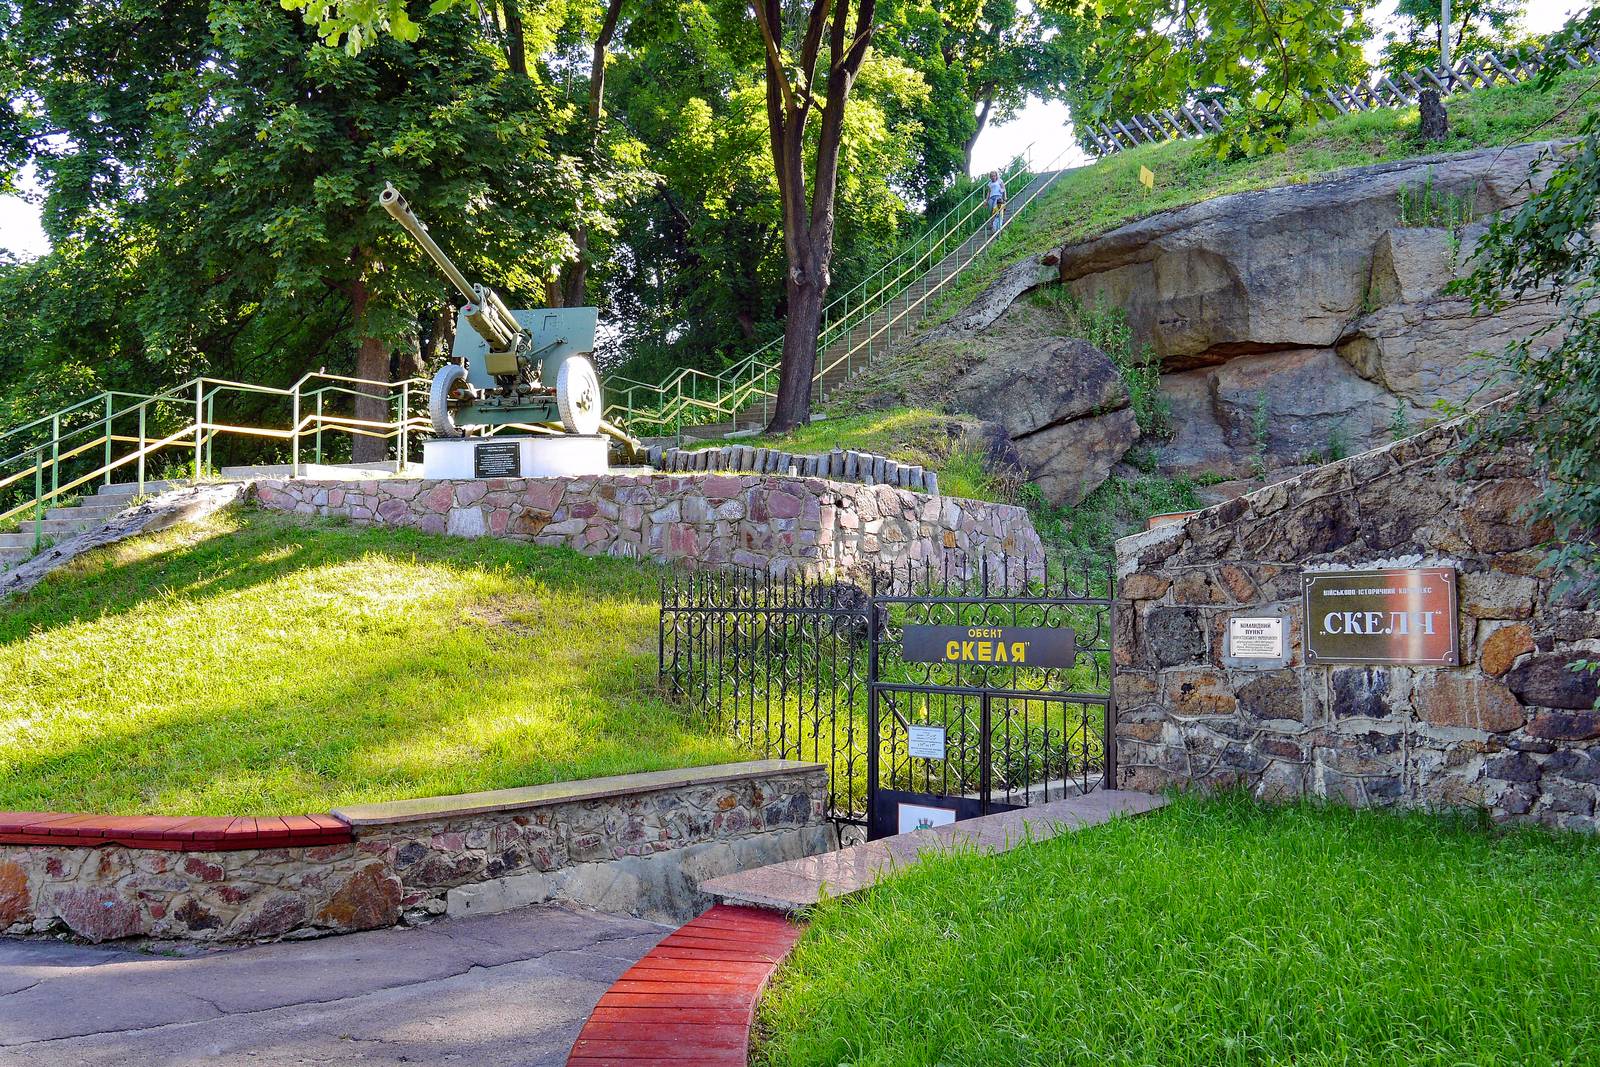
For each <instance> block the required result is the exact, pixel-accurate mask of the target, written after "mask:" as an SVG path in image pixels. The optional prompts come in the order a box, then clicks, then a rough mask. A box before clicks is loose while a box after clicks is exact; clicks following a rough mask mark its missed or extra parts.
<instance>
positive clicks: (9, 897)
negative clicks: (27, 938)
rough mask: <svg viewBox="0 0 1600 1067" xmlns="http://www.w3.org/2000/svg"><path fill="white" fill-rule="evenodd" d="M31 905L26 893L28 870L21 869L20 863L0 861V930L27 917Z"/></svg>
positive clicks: (31, 900)
mask: <svg viewBox="0 0 1600 1067" xmlns="http://www.w3.org/2000/svg"><path fill="white" fill-rule="evenodd" d="M32 906H33V899H32V897H31V896H30V895H29V893H28V872H27V871H25V870H23V868H22V864H20V863H14V862H11V861H9V860H8V861H6V862H4V863H0V930H4V929H5V928H6V927H7V926H10V925H11V924H12V923H15V922H21V921H22V920H23V919H24V918H27V917H28V916H29V914H30V913H31V911H32Z"/></svg>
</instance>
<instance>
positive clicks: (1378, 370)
mask: <svg viewBox="0 0 1600 1067" xmlns="http://www.w3.org/2000/svg"><path fill="white" fill-rule="evenodd" d="M1554 147H1556V146H1555V145H1553V144H1536V145H1524V146H1518V147H1513V148H1507V149H1487V150H1483V151H1479V152H1472V153H1466V154H1460V155H1449V156H1436V157H1432V158H1424V159H1415V160H1407V161H1404V162H1396V163H1383V164H1379V165H1376V166H1370V167H1359V168H1354V169H1352V170H1348V171H1344V172H1341V173H1338V174H1335V175H1333V176H1331V177H1329V178H1328V179H1326V180H1323V181H1318V182H1315V183H1311V184H1306V185H1293V186H1285V187H1282V188H1278V189H1268V190H1263V191H1259V192H1251V193H1237V194H1233V195H1229V196H1222V197H1217V198H1216V199H1214V200H1208V201H1205V202H1203V203H1200V204H1195V205H1193V206H1191V207H1187V208H1182V209H1179V210H1176V211H1168V212H1163V213H1161V214H1159V215H1154V216H1151V217H1149V218H1145V219H1140V220H1138V221H1136V222H1132V223H1129V224H1128V225H1125V226H1121V227H1118V228H1117V229H1114V230H1112V231H1110V232H1109V233H1106V234H1103V235H1101V236H1099V237H1097V238H1094V239H1092V240H1089V241H1083V242H1078V243H1074V244H1070V245H1067V246H1066V247H1064V248H1063V249H1062V250H1061V251H1060V253H1059V277H1060V280H1061V283H1062V284H1063V285H1065V286H1066V287H1067V288H1068V289H1069V290H1071V292H1072V293H1073V294H1074V295H1076V296H1077V297H1078V298H1080V299H1082V300H1084V301H1085V302H1086V303H1091V304H1092V303H1095V302H1102V303H1109V304H1111V305H1114V306H1116V307H1120V308H1121V309H1123V310H1124V311H1125V312H1126V313H1127V315H1128V321H1129V325H1130V327H1131V328H1132V330H1133V334H1134V337H1135V340H1136V342H1137V343H1140V344H1147V345H1149V346H1150V348H1151V350H1152V351H1153V352H1154V353H1155V355H1156V356H1157V357H1158V358H1159V359H1160V360H1161V363H1162V365H1163V368H1164V369H1165V371H1166V373H1165V374H1164V376H1163V381H1162V392H1163V394H1164V396H1165V399H1166V402H1167V404H1168V406H1169V408H1170V410H1171V414H1172V418H1171V422H1172V425H1173V434H1172V438H1171V440H1170V441H1168V442H1165V443H1163V445H1162V446H1161V447H1160V448H1159V450H1158V461H1159V463H1160V465H1161V467H1162V469H1164V470H1167V471H1170V472H1173V473H1190V474H1194V473H1200V472H1214V473H1221V474H1223V475H1225V476H1228V477H1233V476H1238V475H1240V474H1242V473H1244V472H1246V471H1248V470H1259V468H1260V467H1261V466H1265V467H1268V468H1271V469H1280V468H1284V467H1287V466H1292V465H1297V464H1303V463H1305V462H1307V461H1317V460H1320V459H1331V458H1337V457H1338V456H1340V455H1344V454H1349V453H1351V452H1356V451H1362V450H1365V449H1368V448H1373V447H1376V446H1378V445H1381V444H1384V443H1386V442H1387V441H1389V440H1390V439H1391V438H1392V437H1393V436H1394V435H1395V434H1396V433H1399V432H1404V431H1407V430H1414V429H1416V428H1417V427H1419V426H1420V425H1422V424H1424V423H1425V422H1427V421H1430V420H1431V419H1434V418H1437V414H1436V404H1437V403H1438V402H1439V401H1444V402H1446V403H1449V404H1455V405H1459V404H1463V403H1467V402H1469V401H1472V402H1476V401H1481V400H1485V399H1488V398H1490V397H1493V396H1495V395H1498V393H1499V392H1501V391H1503V387H1504V383H1503V382H1502V381H1500V380H1498V379H1497V378H1496V376H1495V371H1494V367H1493V365H1492V364H1491V362H1490V361H1488V360H1485V359H1483V358H1481V356H1480V355H1479V354H1480V353H1484V352H1490V353H1493V352H1498V351H1500V350H1501V349H1503V348H1504V347H1505V345H1506V344H1507V343H1508V342H1511V341H1513V340H1518V339H1522V338H1526V337H1529V336H1532V335H1533V334H1534V333H1536V332H1537V331H1539V330H1541V329H1543V328H1544V327H1546V326H1548V325H1549V323H1550V322H1551V321H1552V320H1553V319H1554V318H1555V315H1556V308H1555V307H1554V306H1553V305H1552V304H1551V303H1550V302H1549V301H1548V300H1543V299H1539V298H1535V299H1530V300H1527V301H1524V302H1522V303H1518V304H1514V305H1512V306H1511V307H1509V308H1506V309H1504V310H1502V311H1500V312H1497V313H1495V314H1493V315H1479V314H1477V313H1475V311H1474V309H1473V307H1472V305H1471V302H1470V301H1468V300H1466V299H1463V298H1460V297H1457V296H1455V295H1454V294H1451V293H1449V292H1447V291H1446V287H1447V286H1448V285H1449V284H1450V283H1451V282H1452V281H1454V280H1455V279H1457V278H1459V277H1461V276H1463V275H1464V274H1465V273H1467V272H1468V270H1469V268H1470V257H1471V255H1472V249H1473V247H1474V246H1475V244H1476V242H1477V239H1478V237H1479V236H1480V235H1481V234H1482V232H1483V230H1484V228H1485V226H1486V223H1485V222H1484V221H1482V219H1483V218H1484V217H1485V216H1488V215H1492V214H1494V213H1496V212H1500V211H1503V210H1505V209H1507V208H1511V207H1515V206H1516V205H1518V204H1520V203H1522V201H1523V200H1524V199H1526V197H1527V195H1528V193H1529V191H1530V189H1531V188H1532V186H1533V183H1532V182H1530V179H1529V175H1530V168H1533V167H1534V165H1535V164H1536V163H1538V162H1539V161H1540V160H1541V159H1542V158H1543V157H1544V155H1545V154H1546V153H1547V152H1548V151H1550V150H1551V149H1552V148H1554ZM1539 173H1542V171H1540V172H1539ZM1535 181H1537V176H1536V177H1535ZM1424 189H1426V190H1427V199H1428V201H1429V202H1430V203H1431V204H1432V205H1434V207H1433V208H1431V209H1424V208H1419V207H1417V206H1416V205H1418V204H1419V203H1420V201H1421V200H1422V199H1423V195H1422V191H1423V190H1424ZM1403 201H1409V202H1410V203H1411V204H1412V205H1413V206H1412V207H1411V208H1409V209H1408V210H1405V211H1403V210H1402V204H1403ZM1441 205H1442V206H1443V207H1442V208H1441V207H1440V206H1441ZM1403 215H1404V216H1405V217H1402V216H1403ZM1446 215H1448V216H1450V217H1451V218H1460V217H1468V218H1472V219H1476V220H1479V221H1474V222H1471V223H1469V224H1467V225H1465V226H1461V227H1458V228H1455V229H1451V228H1446V227H1443V226H1439V225H1431V223H1435V222H1438V221H1443V218H1442V216H1446Z"/></svg>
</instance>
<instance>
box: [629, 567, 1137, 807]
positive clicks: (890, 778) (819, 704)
mask: <svg viewBox="0 0 1600 1067" xmlns="http://www.w3.org/2000/svg"><path fill="white" fill-rule="evenodd" d="M1114 611H1115V606H1114V603H1113V589H1112V579H1111V577H1110V576H1109V575H1103V574H1098V573H1096V572H1094V571H1091V570H1089V569H1087V568H1083V567H1078V568H1072V569H1069V568H1067V567H1065V566H1063V565H1062V564H1060V563H1059V562H1055V561H1052V562H1051V563H1049V564H1047V565H1040V564H1038V563H1037V562H1035V563H1032V564H1027V563H1012V562H1010V561H1004V560H999V561H984V562H981V563H980V564H978V565H977V566H975V567H971V568H968V567H955V566H946V567H943V568H940V569H935V568H933V567H932V566H930V565H916V566H904V565H902V566H899V567H894V568H888V567H885V568H882V569H880V570H878V571H875V572H874V573H873V574H872V575H871V576H870V577H869V579H868V580H867V581H866V582H865V584H864V585H863V586H857V585H853V584H849V583H844V582H837V581H828V580H816V579H808V578H803V577H793V576H790V577H780V578H774V577H772V576H770V575H767V574H764V573H761V572H718V573H710V574H684V575H676V576H673V577H671V578H668V579H666V580H665V581H663V583H662V587H661V623H660V641H659V670H660V674H661V681H662V685H663V687H664V689H665V690H666V691H667V692H668V693H669V694H670V695H671V696H673V697H674V698H676V699H678V700H681V701H683V702H685V703H687V704H689V705H690V707H691V708H693V709H694V711H695V712H696V713H697V714H700V715H702V716H705V717H706V719H707V720H709V721H710V722H711V723H712V724H713V725H714V726H715V727H716V728H718V729H721V730H724V731H726V732H728V733H730V734H732V735H733V736H735V737H737V738H739V739H740V740H741V741H743V742H744V743H745V744H746V745H747V746H748V747H749V748H750V749H751V750H752V752H754V753H756V754H759V755H761V756H764V757H772V758H785V759H803V760H813V761H816V762H820V763H824V764H826V765H827V766H828V768H829V771H830V781H831V796H830V804H829V816H830V817H831V818H834V819H836V820H838V821H840V822H844V823H853V824H857V825H862V826H865V827H867V828H868V832H869V836H873V837H878V836H883V835H884V834H889V833H896V832H899V830H900V829H901V828H902V827H903V826H904V825H907V824H906V822H905V820H907V819H909V820H910V825H917V824H921V823H928V824H937V823H939V822H945V821H950V820H951V819H959V818H968V817H970V816H973V815H979V814H983V813H986V812H991V811H1003V810H1007V809H1009V808H1016V807H1023V806H1026V805H1029V804H1034V803H1042V802H1044V801H1047V800H1055V799H1058V798H1060V797H1063V796H1070V795H1075V794H1078V793H1083V792H1087V791H1089V790H1092V789H1095V788H1097V787H1099V786H1101V785H1102V784H1104V783H1106V782H1109V781H1111V780H1113V778H1114V768H1115V758H1116V753H1115V746H1114V744H1113V737H1114V733H1113V730H1112V728H1111V727H1112V723H1113V721H1114V716H1115V685H1114V678H1113V665H1112V655H1111V641H1112V633H1113V613H1114ZM974 635H976V636H974Z"/></svg>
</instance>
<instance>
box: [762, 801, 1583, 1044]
mask: <svg viewBox="0 0 1600 1067" xmlns="http://www.w3.org/2000/svg"><path fill="white" fill-rule="evenodd" d="M1597 880H1600V840H1595V839H1594V838H1592V837H1578V836H1575V835H1564V836H1563V835H1555V834H1550V833H1546V832H1543V831H1536V830H1528V831H1518V832H1514V833H1509V834H1503V835H1498V834H1493V833H1490V832H1486V831H1484V830H1482V829H1479V828H1476V827H1472V826H1467V825H1463V824H1461V823H1458V822H1455V821H1452V820H1449V819H1446V818H1442V817H1439V816H1435V815H1429V814H1421V813H1418V814H1411V815H1403V816H1402V815H1395V814H1390V813H1384V812H1376V811H1366V812H1357V811H1351V810H1349V809H1344V808H1318V807H1314V806H1311V805H1309V804H1301V805H1292V806H1287V807H1280V808H1263V807H1260V806H1257V805H1256V804H1254V803H1252V802H1250V801H1249V800H1247V799H1245V798H1243V797H1240V796H1225V797H1221V798H1218V799H1215V800H1210V801H1207V800H1199V799H1195V798H1184V799H1180V800H1179V801H1177V802H1176V803H1175V804H1174V805H1173V806H1172V807H1170V808H1167V809H1165V810H1164V811H1161V812H1158V813H1155V814H1153V815H1149V816H1144V817H1141V818H1137V819H1131V820H1124V821H1118V822H1115V823H1112V824H1109V825H1107V826H1103V827H1097V828H1095V829H1092V830H1086V831H1082V832H1079V833H1075V834H1068V835H1065V836H1062V837H1057V838H1054V839H1052V840H1050V841H1048V842H1044V843H1041V844H1035V845H1031V846H1026V847H1023V848H1019V849H1016V850H1014V851H1012V852H1009V853H1006V854H1005V855H1003V856H998V857H985V856H978V855H973V854H970V853H968V854H960V855H954V856H948V857H944V858H938V859H934V860H926V861H924V862H923V863H922V864H920V865H919V866H917V867H916V868H914V869H912V870H910V871H909V872H906V873H904V874H902V875H899V876H896V877H895V878H893V879H891V880H890V881H889V882H887V883H885V884H882V885H880V886H878V887H877V888H875V889H873V890H870V891H868V892H867V893H865V894H862V895H860V896H858V897H856V898H854V899H850V900H847V901H844V902H842V903H836V904H833V905H829V906H825V907H823V908H821V909H819V911H818V912H817V913H816V914H815V915H814V917H813V919H812V922H811V924H810V926H809V928H808V929H807V931H806V933H805V936H804V937H803V938H802V939H801V941H800V944H799V946H798V947H797V949H796V951H795V953H794V955H793V956H791V957H790V959H789V961H788V962H787V963H786V964H785V965H784V968H783V970H782V971H781V972H780V973H779V976H778V980H777V982H776V985H775V986H774V987H773V988H772V989H771V990H770V991H769V992H768V994H767V996H766V997H765V999H764V1000H763V1003H762V1005H761V1009H760V1022H761V1027H762V1032H763V1033H764V1034H765V1035H766V1036H765V1040H764V1042H763V1044H762V1047H761V1048H760V1050H759V1052H758V1054H757V1056H756V1059H755V1061H754V1062H756V1063H759V1064H763V1065H766V1067H812V1065H815V1067H823V1065H827V1067H836V1065H839V1064H851V1065H852V1067H900V1065H903V1064H942V1065H946V1067H988V1065H994V1064H1005V1065H1007V1067H1056V1065H1059V1064H1089V1063H1093V1064H1108V1065H1122V1064H1127V1065H1130V1067H1132V1065H1146V1064H1174V1065H1178V1064H1196V1065H1202V1064H1203V1065H1205V1067H1229V1065H1238V1067H1245V1065H1254V1064H1290V1063H1292V1064H1299V1065H1303V1067H1313V1065H1324V1064H1326V1065H1335V1064H1339V1065H1343V1064H1384V1065H1395V1067H1399V1065H1411V1064H1418V1065H1439V1067H1447V1065H1448V1067H1458V1065H1463V1064H1483V1065H1489V1064H1513V1063H1515V1064H1577V1063H1593V1062H1595V1051H1596V1049H1600V926H1597V924H1596V923H1595V921H1594V887H1595V884H1596V882H1597Z"/></svg>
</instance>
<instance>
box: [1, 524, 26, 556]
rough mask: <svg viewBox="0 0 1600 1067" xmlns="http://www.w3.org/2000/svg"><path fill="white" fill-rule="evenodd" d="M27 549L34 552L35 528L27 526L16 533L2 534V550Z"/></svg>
mask: <svg viewBox="0 0 1600 1067" xmlns="http://www.w3.org/2000/svg"><path fill="white" fill-rule="evenodd" d="M18 548H26V549H28V550H29V551H30V552H31V551H32V550H33V527H32V526H31V525H30V526H25V527H23V528H21V529H20V530H18V532H16V533H0V549H6V550H8V551H10V550H14V549H18Z"/></svg>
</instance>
